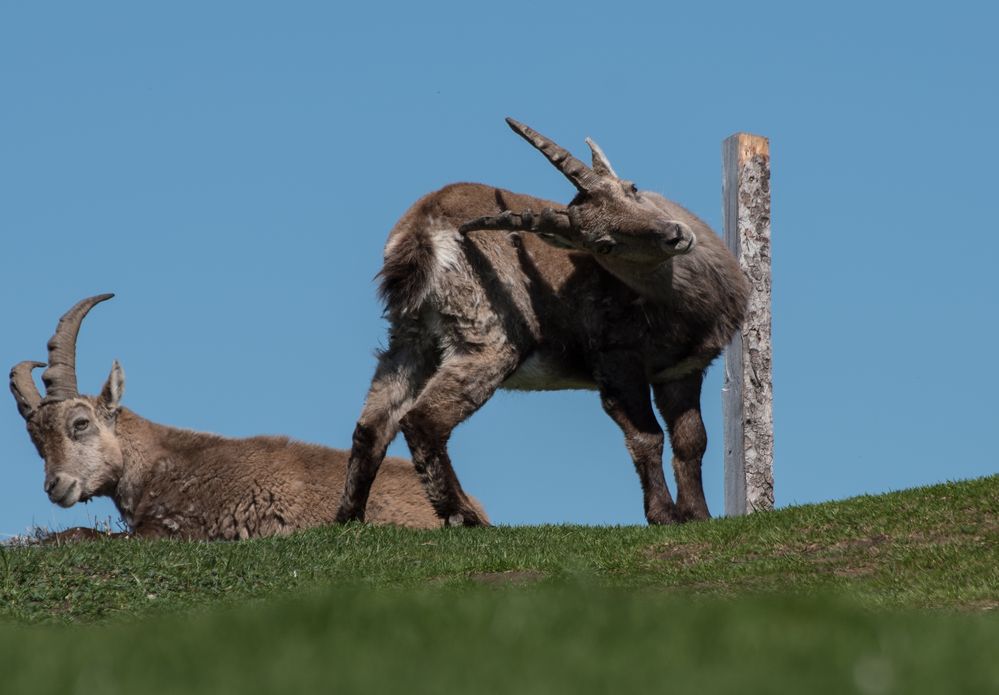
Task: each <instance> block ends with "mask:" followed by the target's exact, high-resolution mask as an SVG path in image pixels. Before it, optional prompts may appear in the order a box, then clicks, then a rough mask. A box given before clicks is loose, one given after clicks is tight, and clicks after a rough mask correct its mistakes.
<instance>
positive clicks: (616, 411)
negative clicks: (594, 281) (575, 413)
mask: <svg viewBox="0 0 999 695" xmlns="http://www.w3.org/2000/svg"><path fill="white" fill-rule="evenodd" d="M597 384H598V386H599V387H600V401H601V403H602V404H603V406H604V411H606V413H607V414H608V415H610V417H611V419H612V420H614V422H616V423H617V424H618V427H620V428H621V430H622V431H623V432H624V443H625V445H626V446H627V447H628V453H630V454H631V460H632V461H633V462H634V464H635V470H637V471H638V477H639V479H640V480H641V482H642V492H643V494H644V500H645V518H646V519H647V520H648V522H649V523H650V524H672V523H676V522H677V521H678V520H679V519H678V517H677V514H676V507H675V505H674V504H673V498H672V496H671V495H670V494H669V488H668V487H666V478H665V476H664V474H663V431H662V428H661V427H659V423H658V422H657V421H656V415H655V413H654V412H653V410H652V398H651V397H650V395H649V382H648V381H647V380H646V377H645V372H644V370H643V368H642V358H641V356H640V355H636V354H632V353H627V352H620V353H613V354H609V355H606V354H605V355H601V359H600V364H599V365H598V370H597Z"/></svg>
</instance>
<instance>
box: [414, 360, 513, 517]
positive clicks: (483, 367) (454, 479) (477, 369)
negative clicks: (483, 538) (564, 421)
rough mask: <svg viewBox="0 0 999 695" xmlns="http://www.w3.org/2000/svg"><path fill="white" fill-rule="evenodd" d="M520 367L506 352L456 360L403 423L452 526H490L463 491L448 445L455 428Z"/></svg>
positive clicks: (431, 493) (437, 505)
mask: <svg viewBox="0 0 999 695" xmlns="http://www.w3.org/2000/svg"><path fill="white" fill-rule="evenodd" d="M516 364H517V360H516V357H515V355H514V353H513V352H512V351H511V350H509V349H508V348H506V347H504V348H500V349H498V350H483V351H480V352H476V353H471V354H463V355H459V356H455V357H451V358H450V359H448V360H446V361H445V362H444V363H443V364H441V366H440V369H438V370H437V373H436V374H434V376H433V377H432V378H431V379H430V381H428V382H427V385H426V386H425V387H424V388H423V391H422V392H420V395H419V397H418V398H417V400H416V403H415V404H414V405H413V407H412V408H410V410H409V412H407V413H406V415H405V416H404V417H403V418H402V420H401V422H400V425H401V426H402V433H403V435H405V437H406V442H407V443H408V444H409V450H410V452H411V453H412V454H413V465H415V466H416V471H417V473H419V474H420V478H421V480H422V481H423V486H424V488H425V489H426V491H427V496H428V497H429V498H430V503H431V504H432V505H433V507H434V510H435V511H436V512H437V515H438V516H439V517H440V518H442V519H443V520H444V522H445V523H446V524H448V525H464V526H483V525H486V523H487V522H486V520H485V519H482V518H481V517H480V516H479V515H478V514H477V513H476V512H475V509H474V508H473V507H472V505H471V504H469V502H468V498H467V497H466V496H465V493H464V491H463V490H462V489H461V484H460V483H459V482H458V476H457V475H455V472H454V468H453V467H452V466H451V459H450V458H449V457H448V453H447V441H448V439H449V438H450V437H451V431H452V430H454V428H455V427H457V426H458V425H459V424H461V423H462V422H464V421H465V420H466V419H468V417H469V416H471V415H472V413H474V412H475V411H476V410H478V409H479V407H481V406H482V404H483V403H485V402H486V401H487V400H489V397H490V396H492V395H493V394H494V393H495V392H496V389H497V388H498V387H499V385H500V384H501V383H502V382H503V380H504V379H505V378H506V377H507V376H509V374H510V372H511V371H513V369H514V367H515V366H516Z"/></svg>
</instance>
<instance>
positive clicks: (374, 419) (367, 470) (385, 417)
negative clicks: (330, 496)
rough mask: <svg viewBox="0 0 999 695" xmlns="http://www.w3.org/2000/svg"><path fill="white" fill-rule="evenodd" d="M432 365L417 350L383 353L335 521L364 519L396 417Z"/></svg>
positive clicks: (402, 348)
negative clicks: (372, 485) (372, 487)
mask: <svg viewBox="0 0 999 695" xmlns="http://www.w3.org/2000/svg"><path fill="white" fill-rule="evenodd" d="M430 370H431V367H429V366H427V365H426V364H425V360H424V358H423V357H421V353H420V351H419V350H416V349H411V348H409V347H408V346H392V347H390V348H389V350H388V351H387V352H385V353H383V354H382V355H381V357H380V359H379V361H378V368H377V369H376V370H375V376H374V378H373V379H372V380H371V388H370V389H369V390H368V397H367V398H366V399H365V401H364V409H363V410H362V411H361V417H360V418H359V419H358V421H357V426H356V427H355V428H354V440H353V444H352V446H351V449H350V461H349V463H348V464H347V478H346V480H345V481H344V490H343V496H342V497H341V499H340V508H339V510H338V511H337V514H336V521H337V523H344V522H346V521H354V520H356V521H364V510H365V508H366V507H367V504H368V494H369V493H370V492H371V484H372V483H373V482H374V479H375V475H376V474H377V473H378V468H379V466H381V464H382V460H383V459H384V458H385V450H386V449H388V445H389V444H391V443H392V440H393V439H395V435H396V434H398V432H399V419H400V418H401V417H402V416H403V415H405V414H406V411H407V410H409V408H410V407H411V406H412V404H413V401H414V399H415V397H416V394H417V393H419V391H420V388H421V387H422V386H423V383H424V382H425V381H426V379H427V376H428V374H429V372H430Z"/></svg>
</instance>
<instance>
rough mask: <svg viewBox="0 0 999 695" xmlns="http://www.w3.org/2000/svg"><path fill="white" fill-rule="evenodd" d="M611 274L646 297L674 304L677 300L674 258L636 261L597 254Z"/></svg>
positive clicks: (598, 259) (597, 257)
mask: <svg viewBox="0 0 999 695" xmlns="http://www.w3.org/2000/svg"><path fill="white" fill-rule="evenodd" d="M595 258H596V259H597V261H598V262H599V263H600V265H601V266H603V267H604V268H605V269H606V270H607V271H608V272H609V273H610V274H611V275H613V276H614V277H616V278H617V279H618V280H620V281H621V282H623V283H624V284H625V285H627V286H628V287H630V288H631V289H632V290H634V291H635V292H637V293H638V294H640V295H641V296H642V297H644V298H645V299H648V300H651V301H654V302H658V303H663V304H672V303H673V302H674V301H675V300H676V292H675V290H674V287H673V284H674V283H673V273H674V268H673V259H668V260H665V261H661V262H659V263H634V262H631V261H622V260H618V259H614V258H607V257H604V256H595Z"/></svg>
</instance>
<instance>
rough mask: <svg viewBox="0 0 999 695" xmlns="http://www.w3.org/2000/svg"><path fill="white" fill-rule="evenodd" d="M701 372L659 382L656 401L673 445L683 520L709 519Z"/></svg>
mask: <svg viewBox="0 0 999 695" xmlns="http://www.w3.org/2000/svg"><path fill="white" fill-rule="evenodd" d="M703 379H704V375H703V374H702V373H701V372H697V373H696V374H691V375H690V376H687V377H685V378H683V379H679V380H677V381H669V382H666V383H664V384H656V385H654V386H653V391H654V393H655V396H656V404H657V405H658V406H659V412H660V413H662V416H663V420H665V421H666V429H668V430H669V441H670V445H671V446H672V448H673V472H674V474H675V475H676V506H677V512H678V513H679V515H680V520H681V521H688V520H690V519H710V518H711V514H710V513H708V503H707V501H706V500H705V499H704V485H703V483H702V482H701V459H702V457H703V456H704V451H705V450H706V449H707V446H708V434H707V432H705V430H704V422H703V421H702V420H701V382H702V381H703Z"/></svg>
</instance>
